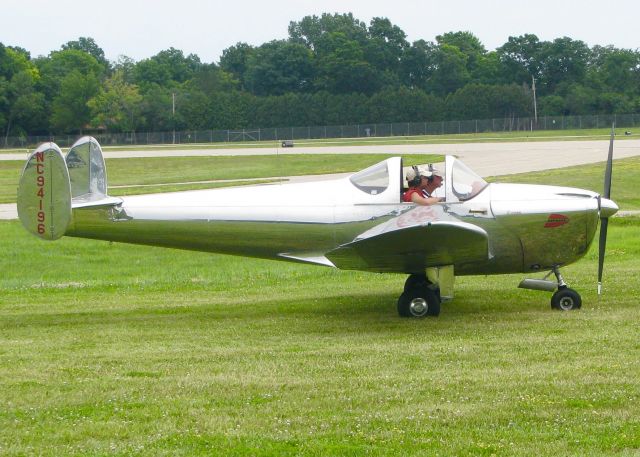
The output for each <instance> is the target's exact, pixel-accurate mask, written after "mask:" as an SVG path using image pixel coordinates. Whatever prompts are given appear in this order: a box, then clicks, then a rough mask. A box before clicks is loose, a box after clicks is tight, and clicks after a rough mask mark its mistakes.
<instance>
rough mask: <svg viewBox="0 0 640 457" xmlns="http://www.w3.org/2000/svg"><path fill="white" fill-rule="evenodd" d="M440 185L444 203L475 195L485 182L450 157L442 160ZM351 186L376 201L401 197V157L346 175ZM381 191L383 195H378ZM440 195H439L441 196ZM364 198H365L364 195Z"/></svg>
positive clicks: (360, 193)
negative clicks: (442, 175)
mask: <svg viewBox="0 0 640 457" xmlns="http://www.w3.org/2000/svg"><path fill="white" fill-rule="evenodd" d="M445 170H446V171H445V176H444V186H443V188H441V190H442V191H443V193H442V194H444V195H445V197H446V201H447V202H457V201H466V200H470V199H472V198H473V197H475V196H476V195H478V194H479V193H480V192H481V191H482V190H483V189H484V188H485V187H487V185H488V183H487V182H486V181H485V180H484V179H482V178H481V177H480V176H478V175H477V174H476V173H475V172H474V171H472V170H471V169H470V168H469V167H467V166H466V165H465V164H464V163H462V162H461V161H460V160H458V159H457V158H456V157H454V156H447V157H446V161H445ZM349 182H350V183H351V185H352V186H354V187H355V188H356V189H358V192H357V193H356V194H357V195H361V196H363V197H364V195H363V194H362V193H364V194H366V195H368V196H369V197H368V198H369V199H371V198H373V199H374V200H373V201H377V202H380V203H383V202H384V203H393V202H396V201H400V200H401V196H402V187H403V184H404V183H406V180H405V179H404V178H403V171H402V160H401V159H400V157H393V158H390V159H387V160H384V161H382V162H379V163H377V164H375V165H372V166H370V167H368V168H365V169H364V170H362V171H359V172H357V173H355V174H353V175H351V176H350V177H349ZM382 194H384V197H383V196H382ZM442 194H440V195H442ZM365 198H367V197H365Z"/></svg>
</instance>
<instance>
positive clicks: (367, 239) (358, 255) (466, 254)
mask: <svg viewBox="0 0 640 457" xmlns="http://www.w3.org/2000/svg"><path fill="white" fill-rule="evenodd" d="M415 211H416V212H417V213H418V214H422V216H419V215H418V216H416V215H415V214H414V215H412V214H411V212H408V213H405V214H403V215H401V216H399V217H396V218H394V219H391V220H390V221H388V222H386V223H385V224H383V225H382V226H379V227H375V228H374V229H372V230H369V231H368V232H365V233H363V234H361V235H360V236H359V237H358V238H356V239H355V240H354V241H352V242H350V243H346V244H343V245H342V246H339V247H338V248H336V249H334V250H332V251H331V252H328V253H327V254H326V257H327V258H328V259H329V260H330V261H331V262H333V264H334V265H335V266H336V267H338V268H340V269H345V270H367V271H375V272H405V273H422V272H424V270H425V268H427V267H435V266H443V265H462V264H465V263H472V262H477V261H485V260H486V259H487V258H489V257H490V253H489V238H488V235H487V232H486V231H485V230H484V229H482V228H480V227H478V226H476V225H473V224H469V223H466V222H461V221H459V220H457V219H455V218H453V217H452V216H450V215H447V214H446V213H444V211H442V210H436V209H433V210H431V211H429V210H425V209H424V207H419V208H416V209H415ZM425 214H426V215H427V216H426V217H425V216H424V215H425ZM443 216H444V218H445V220H443V218H442V217H443Z"/></svg>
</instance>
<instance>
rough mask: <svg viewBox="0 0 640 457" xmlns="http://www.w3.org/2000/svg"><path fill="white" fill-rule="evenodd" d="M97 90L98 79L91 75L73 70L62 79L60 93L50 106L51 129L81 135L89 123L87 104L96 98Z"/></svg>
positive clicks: (89, 113) (89, 115)
mask: <svg viewBox="0 0 640 457" xmlns="http://www.w3.org/2000/svg"><path fill="white" fill-rule="evenodd" d="M63 52H69V51H63ZM92 59H93V57H92ZM94 60H95V59H94ZM98 89H99V82H98V78H97V77H96V76H95V75H94V74H93V73H88V74H86V75H83V74H82V73H80V71H78V70H73V71H72V72H71V73H69V74H68V75H66V76H65V77H64V78H62V81H61V82H60V91H59V93H58V95H57V96H56V97H55V98H54V99H53V103H52V106H51V126H52V128H53V129H54V130H55V131H58V132H79V133H80V134H82V131H83V129H84V128H85V127H86V126H87V125H88V124H89V122H90V121H91V111H90V109H89V106H88V105H87V102H88V101H89V100H90V99H91V98H93V97H95V96H96V94H97V93H98Z"/></svg>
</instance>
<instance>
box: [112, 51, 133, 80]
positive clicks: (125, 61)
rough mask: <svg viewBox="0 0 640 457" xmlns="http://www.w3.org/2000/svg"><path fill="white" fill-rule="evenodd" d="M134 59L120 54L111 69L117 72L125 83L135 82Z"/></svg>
mask: <svg viewBox="0 0 640 457" xmlns="http://www.w3.org/2000/svg"><path fill="white" fill-rule="evenodd" d="M135 69H136V61H135V60H133V59H132V58H131V57H128V56H124V55H120V56H118V59H117V60H116V61H115V63H114V64H113V71H114V72H119V73H120V74H121V75H122V79H123V80H124V82H126V83H127V84H135Z"/></svg>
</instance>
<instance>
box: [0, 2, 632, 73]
mask: <svg viewBox="0 0 640 457" xmlns="http://www.w3.org/2000/svg"><path fill="white" fill-rule="evenodd" d="M323 12H326V13H336V12H338V13H346V12H352V13H353V14H354V16H355V17H356V18H357V19H359V20H361V21H364V22H366V23H367V24H368V23H369V21H370V20H371V18H372V17H376V16H380V17H386V18H388V19H389V20H390V21H391V22H392V23H393V24H394V25H397V26H399V27H400V28H401V29H402V30H403V31H404V32H405V33H406V34H407V38H408V40H409V42H412V41H415V40H418V39H424V40H427V41H434V40H435V37H436V35H440V34H442V33H445V32H455V31H460V30H464V31H470V32H472V33H473V34H475V35H476V36H477V37H478V38H479V39H480V41H482V43H483V44H484V45H485V47H486V48H487V49H488V50H493V49H495V48H496V47H498V46H500V45H502V44H504V43H505V42H506V41H507V38H508V37H509V36H517V35H523V34H525V33H533V34H536V35H537V36H538V38H540V39H541V40H553V39H554V38H558V37H562V36H568V37H570V38H573V39H577V40H582V41H585V42H586V43H587V44H588V45H589V46H593V45H596V44H599V45H608V44H612V45H614V46H616V47H620V48H631V49H637V48H639V47H640V27H639V25H638V24H639V21H640V0H610V1H603V0H599V1H594V0H583V1H574V0H533V1H528V0H510V1H503V0H439V1H432V0H424V1H418V0H385V1H382V0H352V1H349V0H343V1H339V0H324V1H312V0H262V1H258V0H254V1H250V0H235V1H228V0H227V1H224V2H222V1H217V0H213V1H209V2H207V1H198V0H179V1H167V0H155V1H151V0H149V1H144V0H101V1H95V0H84V1H74V0H55V1H53V0H0V42H1V43H3V44H4V45H11V46H21V47H23V48H25V49H27V50H28V51H30V52H31V55H32V57H36V56H38V55H47V54H49V52H51V51H53V50H57V49H60V46H61V45H62V44H64V43H66V42H68V41H71V40H76V39H78V38H79V37H81V36H87V37H92V38H93V39H94V40H95V41H96V43H97V44H98V45H99V46H100V47H101V48H102V49H103V50H104V51H105V54H106V57H107V58H108V59H109V60H116V59H117V57H118V56H119V55H127V56H129V57H131V58H133V59H134V60H136V61H138V60H141V59H144V58H147V57H151V56H152V55H154V54H156V53H158V52H159V51H161V50H163V49H168V48H170V47H174V48H177V49H181V50H182V51H184V53H185V54H189V53H195V54H197V55H198V56H199V57H200V59H201V60H202V61H203V62H207V63H209V62H218V61H219V59H220V55H221V54H222V50H223V49H225V48H228V47H229V46H232V45H234V44H235V43H237V42H239V41H244V42H247V43H249V44H252V45H260V44H262V43H264V42H266V41H270V40H273V39H282V38H286V37H287V26H288V25H289V22H290V21H299V20H300V19H302V18H303V17H304V16H306V15H311V14H316V15H320V14H321V13H323Z"/></svg>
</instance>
